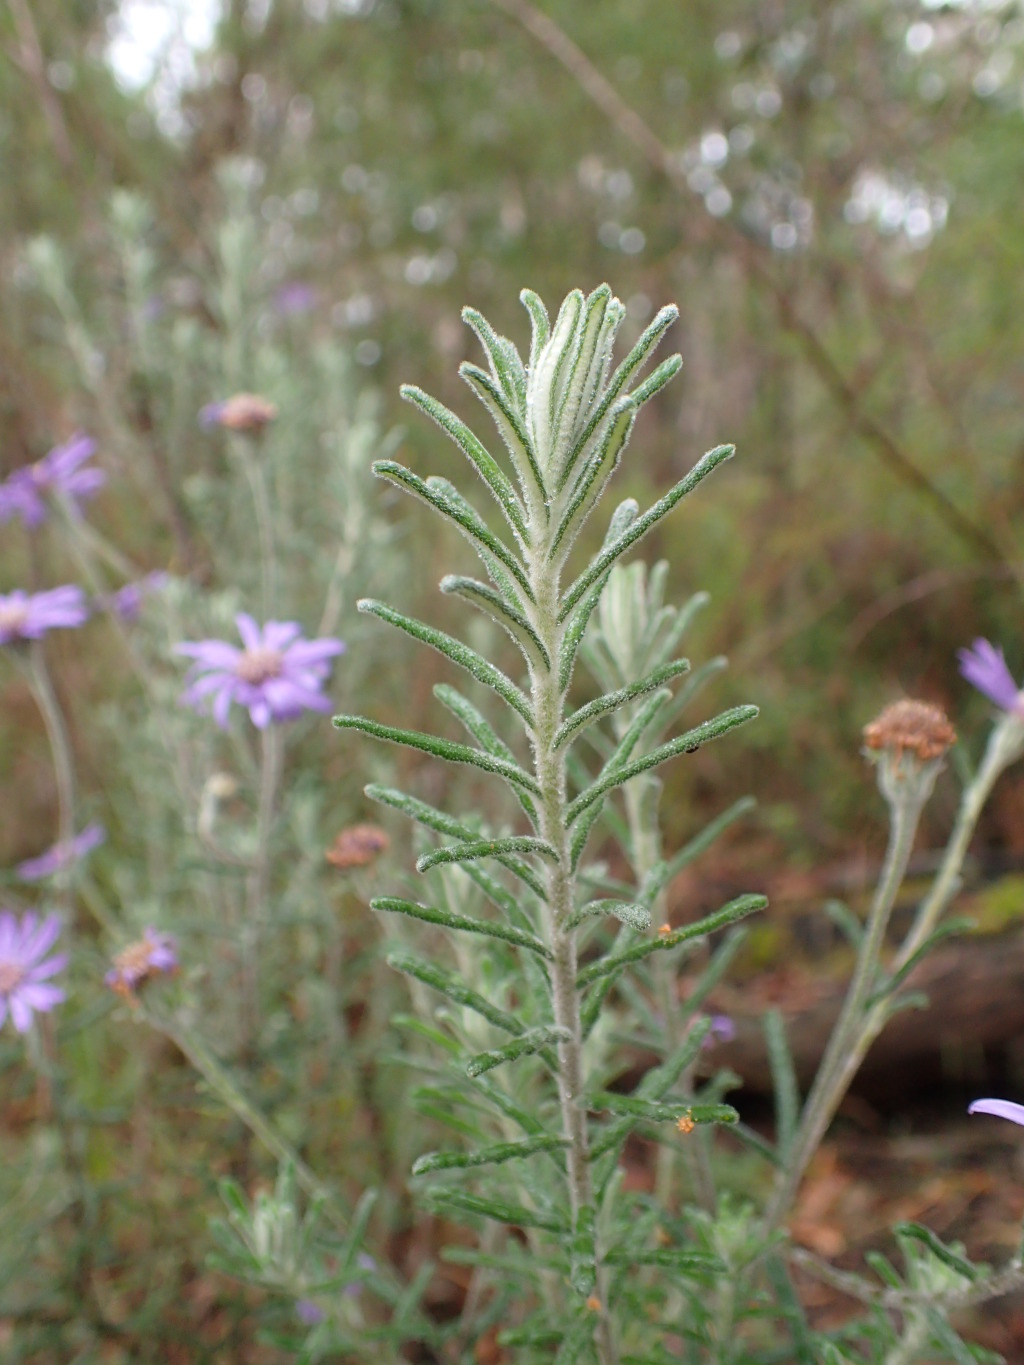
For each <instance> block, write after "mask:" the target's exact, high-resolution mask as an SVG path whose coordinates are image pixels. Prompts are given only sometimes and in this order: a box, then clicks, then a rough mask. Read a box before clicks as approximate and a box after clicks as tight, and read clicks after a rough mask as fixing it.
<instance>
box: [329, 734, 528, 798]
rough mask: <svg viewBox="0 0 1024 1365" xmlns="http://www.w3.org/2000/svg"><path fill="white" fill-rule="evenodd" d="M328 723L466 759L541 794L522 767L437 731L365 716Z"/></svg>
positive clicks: (438, 755)
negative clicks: (424, 731) (383, 722)
mask: <svg viewBox="0 0 1024 1365" xmlns="http://www.w3.org/2000/svg"><path fill="white" fill-rule="evenodd" d="M331 723H332V725H334V726H335V728H336V729H338V730H361V731H362V732H363V734H366V735H372V736H373V738H374V739H385V740H389V741H390V742H391V743H392V744H405V745H407V746H408V747H409V748H410V749H419V750H421V751H422V752H423V753H425V754H433V756H434V757H435V758H443V759H445V760H446V761H447V762H449V763H468V764H470V766H471V767H474V768H482V769H483V771H484V772H485V773H494V774H495V775H496V776H498V777H503V778H504V779H505V781H506V782H510V783H511V784H512V785H513V786H514V787H522V788H524V789H525V790H526V791H528V792H529V793H530V795H531V796H539V795H540V789H539V788H538V786H537V784H536V782H535V781H534V780H533V778H532V777H531V776H530V775H529V773H525V772H523V770H522V768H520V767H518V766H517V765H516V764H514V763H506V762H505V761H504V760H503V759H500V758H492V757H491V755H490V754H485V753H484V752H483V750H481V749H471V748H470V747H469V745H468V744H455V743H453V742H452V740H450V739H441V737H440V736H439V735H426V734H422V733H421V732H420V731H419V730H402V729H400V728H399V727H398V726H395V725H380V724H378V723H377V721H375V720H368V719H367V718H366V717H365V716H334V717H333V718H332V721H331Z"/></svg>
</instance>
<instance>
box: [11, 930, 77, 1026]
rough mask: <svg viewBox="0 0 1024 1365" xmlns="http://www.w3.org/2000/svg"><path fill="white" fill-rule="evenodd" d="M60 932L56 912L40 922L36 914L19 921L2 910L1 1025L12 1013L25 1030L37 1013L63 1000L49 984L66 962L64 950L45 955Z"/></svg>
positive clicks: (54, 987)
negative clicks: (49, 955)
mask: <svg viewBox="0 0 1024 1365" xmlns="http://www.w3.org/2000/svg"><path fill="white" fill-rule="evenodd" d="M59 933H60V917H59V916H57V915H48V916H47V917H46V919H44V920H43V922H42V924H40V923H39V922H38V920H37V918H36V916H35V915H24V916H22V918H21V919H20V920H18V919H17V918H16V916H15V915H13V914H12V913H11V911H10V910H0V1026H2V1025H3V1023H4V1022H5V1020H6V1019H7V1015H8V1012H9V1013H10V1016H11V1022H12V1023H13V1025H14V1027H15V1028H16V1029H17V1030H18V1032H19V1033H25V1032H26V1031H27V1030H28V1027H29V1025H30V1024H31V1022H32V1015H33V1013H34V1012H36V1011H38V1012H39V1013H43V1012H45V1011H46V1010H52V1009H53V1007H54V1005H59V1004H60V1002H61V1001H62V1000H63V999H64V992H63V991H62V990H61V988H60V987H59V986H51V985H49V984H48V983H47V977H50V976H54V975H55V974H56V973H57V972H59V971H62V970H63V969H64V967H65V966H66V965H67V960H68V959H67V955H66V954H64V953H58V954H57V956H56V957H51V958H47V957H46V954H47V953H48V952H49V951H50V949H51V948H52V947H53V945H54V943H55V942H56V941H57V935H58V934H59ZM44 958H45V959H46V960H45V961H44Z"/></svg>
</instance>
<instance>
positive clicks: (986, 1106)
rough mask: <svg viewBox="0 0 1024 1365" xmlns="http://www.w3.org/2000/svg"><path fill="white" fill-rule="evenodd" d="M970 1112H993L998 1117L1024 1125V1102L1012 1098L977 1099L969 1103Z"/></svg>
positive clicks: (968, 1110)
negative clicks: (1016, 1101) (1020, 1102)
mask: <svg viewBox="0 0 1024 1365" xmlns="http://www.w3.org/2000/svg"><path fill="white" fill-rule="evenodd" d="M967 1112H968V1114H993V1115H994V1116H995V1117H996V1118H997V1119H1009V1120H1010V1122H1011V1123H1019V1124H1020V1125H1021V1126H1022V1127H1024V1104H1014V1103H1013V1101H1012V1100H975V1101H974V1102H973V1104H970V1105H968V1108H967Z"/></svg>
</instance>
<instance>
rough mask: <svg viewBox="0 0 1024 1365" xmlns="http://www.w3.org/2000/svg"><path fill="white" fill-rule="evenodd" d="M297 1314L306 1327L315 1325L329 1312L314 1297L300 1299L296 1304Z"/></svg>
mask: <svg viewBox="0 0 1024 1365" xmlns="http://www.w3.org/2000/svg"><path fill="white" fill-rule="evenodd" d="M295 1316H296V1317H297V1318H298V1320H299V1321H300V1322H301V1323H302V1325H303V1326H304V1327H315V1326H316V1325H317V1323H318V1322H323V1320H324V1318H325V1317H326V1316H327V1314H326V1313H325V1312H324V1310H323V1309H322V1308H319V1307H318V1306H317V1305H316V1304H315V1303H314V1302H313V1300H312V1299H299V1300H298V1301H297V1302H296V1304H295Z"/></svg>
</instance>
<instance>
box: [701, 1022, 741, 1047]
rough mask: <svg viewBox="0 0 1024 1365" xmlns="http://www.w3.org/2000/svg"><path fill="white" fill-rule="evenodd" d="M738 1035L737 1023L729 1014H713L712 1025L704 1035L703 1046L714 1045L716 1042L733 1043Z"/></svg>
mask: <svg viewBox="0 0 1024 1365" xmlns="http://www.w3.org/2000/svg"><path fill="white" fill-rule="evenodd" d="M735 1037H736V1025H735V1024H734V1023H733V1021H732V1019H731V1018H730V1017H729V1015H727V1014H713V1015H712V1016H711V1027H710V1028H709V1029H708V1031H707V1033H706V1034H705V1036H704V1042H703V1044H702V1046H703V1047H714V1045H715V1043H719V1042H720V1043H731V1042H732V1040H733V1039H734V1038H735Z"/></svg>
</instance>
